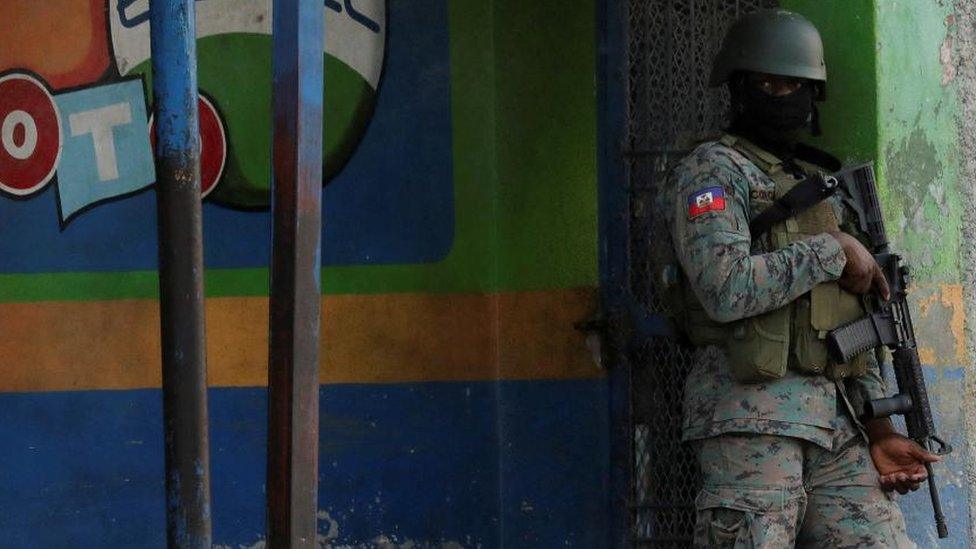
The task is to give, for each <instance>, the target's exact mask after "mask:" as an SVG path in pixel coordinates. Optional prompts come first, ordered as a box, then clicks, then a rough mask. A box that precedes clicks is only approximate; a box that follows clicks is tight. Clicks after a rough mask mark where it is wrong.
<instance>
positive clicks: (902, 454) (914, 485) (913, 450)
mask: <svg viewBox="0 0 976 549" xmlns="http://www.w3.org/2000/svg"><path fill="white" fill-rule="evenodd" d="M939 459H940V458H939V456H937V455H935V454H933V453H931V452H928V451H926V450H925V449H924V448H922V447H921V446H919V445H918V444H916V443H915V441H913V440H911V439H909V438H906V437H904V436H902V435H900V434H898V433H894V432H892V433H888V434H886V435H884V436H881V437H879V438H872V439H871V460H872V461H874V467H875V469H877V470H878V475H879V480H880V482H881V488H882V489H883V490H884V491H886V492H889V491H891V490H898V493H900V494H907V493H908V492H909V491H914V490H918V487H919V485H920V484H921V483H922V481H924V480H925V479H926V477H928V474H927V473H926V472H925V464H926V463H935V462H936V461H939Z"/></svg>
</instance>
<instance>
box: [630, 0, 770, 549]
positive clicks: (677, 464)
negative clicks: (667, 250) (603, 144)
mask: <svg viewBox="0 0 976 549" xmlns="http://www.w3.org/2000/svg"><path fill="white" fill-rule="evenodd" d="M774 7H778V1H777V0H627V14H626V17H627V44H626V48H627V51H626V52H625V53H626V55H627V57H628V63H627V74H626V78H625V80H626V82H625V86H626V88H627V90H626V96H627V121H626V128H625V132H626V136H625V144H624V147H625V150H624V165H625V173H626V174H627V181H626V185H627V188H628V194H629V201H628V202H629V204H628V205H627V208H628V210H629V211H628V212H627V214H626V221H627V224H628V225H629V242H628V244H629V246H628V248H629V269H628V271H629V272H628V276H629V283H628V288H627V291H628V292H629V294H630V296H629V297H630V298H631V299H633V300H635V301H636V302H637V303H638V306H639V308H640V309H642V310H643V312H644V313H647V314H648V315H649V316H650V317H661V316H664V315H666V314H667V311H666V308H665V304H664V303H663V301H662V299H661V295H660V292H659V291H657V290H656V288H655V287H654V285H655V279H656V278H657V277H656V276H655V271H656V270H657V269H656V268H655V261H654V260H655V257H656V256H657V255H658V252H659V250H656V248H655V247H656V246H658V245H661V244H662V243H663V244H664V245H668V244H667V240H668V239H667V238H664V237H663V235H666V234H667V232H666V229H665V228H664V227H662V226H660V225H659V220H658V218H657V216H656V215H655V212H656V211H657V209H658V207H657V201H658V199H659V197H660V195H661V190H662V186H663V185H664V183H665V180H666V176H667V172H668V170H669V169H670V167H671V166H672V165H673V164H674V163H675V162H676V161H677V160H679V159H680V158H681V157H683V156H684V155H685V154H687V152H688V150H689V147H690V146H691V145H692V144H693V143H694V142H695V141H696V140H697V139H699V138H701V137H704V136H706V135H708V134H709V133H715V132H717V131H718V130H720V129H721V128H723V127H725V125H726V122H727V121H726V120H725V119H724V116H725V113H726V112H727V111H728V93H727V91H725V89H724V88H722V89H710V88H708V78H709V72H710V68H711V64H712V60H713V58H714V56H715V54H716V53H717V52H718V49H719V47H720V46H721V40H722V38H723V37H724V35H725V32H726V30H727V29H728V27H729V25H730V24H731V23H732V22H734V21H735V20H736V19H737V18H738V17H739V16H740V15H742V14H744V13H747V12H750V11H754V10H757V9H761V8H774ZM626 354H627V357H626V363H627V364H628V366H627V367H628V368H629V369H630V371H629V380H630V384H629V385H630V403H629V408H630V437H631V439H630V444H631V471H630V478H631V481H632V486H631V493H630V498H631V514H630V520H631V540H632V544H631V545H632V546H634V547H642V548H643V547H688V546H690V544H691V536H692V531H693V528H694V498H695V495H696V493H697V491H698V486H699V483H700V479H699V473H698V471H697V464H696V460H695V457H694V454H693V450H692V448H690V447H689V446H688V445H685V444H682V443H681V402H682V399H683V392H684V379H685V377H686V376H687V373H688V371H689V369H690V368H691V366H692V361H693V358H694V357H693V352H692V350H691V349H689V348H687V347H684V346H683V345H681V344H680V343H679V342H678V341H677V340H676V339H675V338H673V337H666V336H656V337H644V338H639V339H638V341H636V342H634V343H632V344H631V345H629V346H628V349H627V351H626Z"/></svg>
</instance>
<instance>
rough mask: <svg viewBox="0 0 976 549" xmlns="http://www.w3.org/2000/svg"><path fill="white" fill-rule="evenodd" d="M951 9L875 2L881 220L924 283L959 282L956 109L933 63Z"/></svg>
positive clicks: (948, 5) (952, 94) (946, 83)
mask: <svg viewBox="0 0 976 549" xmlns="http://www.w3.org/2000/svg"><path fill="white" fill-rule="evenodd" d="M952 9H953V8H952V3H951V2H903V1H896V0H877V2H876V17H877V20H878V29H879V36H878V44H877V51H878V109H879V113H880V114H881V116H880V122H881V123H880V127H879V133H880V135H879V148H880V152H881V158H882V159H883V160H884V162H883V163H882V166H883V169H882V173H883V175H884V180H885V182H886V184H887V185H886V188H887V191H888V193H887V201H886V206H887V207H888V208H887V211H888V216H889V217H888V220H889V224H890V228H891V231H892V232H893V233H895V234H896V235H898V236H897V237H896V242H897V243H898V244H899V245H900V246H901V247H903V248H904V249H905V250H906V251H907V252H908V254H909V255H910V256H911V258H912V262H913V264H914V265H915V266H916V272H917V274H918V279H919V280H920V281H923V282H926V281H927V282H950V283H958V282H959V281H960V280H961V278H960V276H961V273H960V262H959V257H960V256H959V251H960V246H961V226H962V197H961V193H960V189H959V184H960V181H959V174H958V168H957V163H958V158H957V157H956V154H957V150H958V137H957V131H956V115H957V112H958V104H957V99H956V93H955V83H954V82H953V81H949V80H946V81H944V76H945V73H944V66H943V64H942V63H941V62H940V59H941V49H942V46H943V44H945V43H946V40H947V33H948V31H949V30H950V29H949V26H948V25H947V18H949V16H950V14H951V13H952ZM906 37H910V39H909V40H906ZM950 47H951V43H950Z"/></svg>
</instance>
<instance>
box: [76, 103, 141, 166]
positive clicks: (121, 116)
mask: <svg viewBox="0 0 976 549" xmlns="http://www.w3.org/2000/svg"><path fill="white" fill-rule="evenodd" d="M68 122H69V124H70V125H71V135H72V136H73V137H78V136H79V135H84V134H86V133H90V134H92V140H93V142H94V145H95V160H96V164H97V165H98V179H99V180H101V181H112V180H114V179H118V178H119V164H118V162H117V161H116V158H115V135H114V134H113V132H112V128H114V127H115V126H122V125H124V124H128V123H129V122H132V108H131V107H129V104H128V103H116V104H114V105H109V106H107V107H102V108H100V109H92V110H90V111H82V112H78V113H75V114H72V115H71V116H69V117H68Z"/></svg>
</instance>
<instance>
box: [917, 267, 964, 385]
mask: <svg viewBox="0 0 976 549" xmlns="http://www.w3.org/2000/svg"><path fill="white" fill-rule="evenodd" d="M912 298H913V299H912V302H913V303H914V304H915V305H916V306H917V307H918V314H917V316H916V318H915V325H916V326H915V329H916V332H917V334H918V341H919V349H918V354H919V357H920V358H921V359H922V363H923V364H927V365H932V366H947V365H959V364H965V363H966V358H967V355H966V353H967V347H966V307H965V303H964V301H963V288H962V285H961V284H943V285H939V286H934V287H920V288H916V289H913V291H912Z"/></svg>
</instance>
